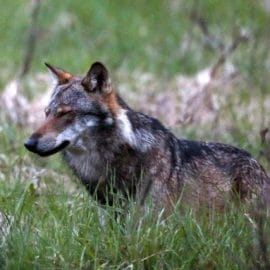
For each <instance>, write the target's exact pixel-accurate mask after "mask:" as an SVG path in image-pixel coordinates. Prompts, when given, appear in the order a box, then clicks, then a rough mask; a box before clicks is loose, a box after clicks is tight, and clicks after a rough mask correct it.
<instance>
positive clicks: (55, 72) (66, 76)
mask: <svg viewBox="0 0 270 270" xmlns="http://www.w3.org/2000/svg"><path fill="white" fill-rule="evenodd" d="M45 65H46V66H47V68H48V69H49V71H50V73H51V74H52V77H53V79H54V81H55V82H56V84H65V83H68V82H69V81H70V80H71V79H72V78H73V75H72V74H70V73H69V72H66V71H64V70H62V69H60V68H57V67H54V66H52V65H50V64H48V63H45Z"/></svg>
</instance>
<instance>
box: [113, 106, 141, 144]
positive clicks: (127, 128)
mask: <svg viewBox="0 0 270 270" xmlns="http://www.w3.org/2000/svg"><path fill="white" fill-rule="evenodd" d="M117 122H118V126H119V128H120V132H121V134H122V136H123V138H124V139H125V141H126V142H127V143H128V144H130V145H131V146H136V144H137V143H136V137H135V134H134V132H133V129H132V125H131V123H130V121H129V119H128V117H127V111H126V110H124V109H121V110H120V112H119V113H118V115H117Z"/></svg>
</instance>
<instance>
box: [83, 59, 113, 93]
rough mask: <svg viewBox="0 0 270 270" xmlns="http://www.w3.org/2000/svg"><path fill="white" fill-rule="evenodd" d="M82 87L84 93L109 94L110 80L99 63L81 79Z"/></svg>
mask: <svg viewBox="0 0 270 270" xmlns="http://www.w3.org/2000/svg"><path fill="white" fill-rule="evenodd" d="M81 84H82V86H83V87H84V89H85V90H86V91H91V92H92V91H96V90H98V91H101V92H102V93H107V94H108V93H110V92H111V91H112V85H111V79H110V78H109V72H108V70H107V68H106V67H105V66H104V65H103V64H102V63H100V62H95V63H94V64H93V65H92V66H91V67H90V69H89V71H88V72H87V74H86V76H85V77H84V78H83V79H82V82H81Z"/></svg>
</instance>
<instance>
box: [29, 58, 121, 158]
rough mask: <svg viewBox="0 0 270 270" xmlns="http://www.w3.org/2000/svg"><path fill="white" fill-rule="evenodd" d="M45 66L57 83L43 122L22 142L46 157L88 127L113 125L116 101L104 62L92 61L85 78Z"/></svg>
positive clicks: (95, 127)
mask: <svg viewBox="0 0 270 270" xmlns="http://www.w3.org/2000/svg"><path fill="white" fill-rule="evenodd" d="M46 65H47V67H48V68H49V70H50V71H51V73H52V75H53V76H54V78H55V80H56V86H55V88H54V90H53V94H52V96H51V99H50V102H49V104H48V106H47V108H46V109H45V114H46V120H45V122H44V123H43V124H42V125H41V127H40V128H39V129H38V130H37V131H35V132H34V133H33V134H32V135H31V137H30V138H29V139H28V140H27V141H26V142H25V147H26V148H27V149H28V150H30V151H32V152H34V153H37V154H39V155H40V156H48V155H51V154H54V153H56V152H58V151H60V150H63V149H64V148H66V147H69V146H72V145H75V144H77V143H78V140H79V139H80V138H81V137H83V134H84V132H85V131H87V130H88V131H89V130H93V131H94V130H100V129H110V128H112V127H113V126H114V124H115V120H114V119H115V115H116V114H117V113H118V111H119V103H118V100H117V96H116V93H115V92H114V91H113V89H112V85H111V80H110V78H109V75H108V71H107V69H106V68H105V66H104V65H103V64H101V63H99V62H96V63H94V64H93V65H92V66H91V67H90V69H89V71H88V72H87V74H86V76H85V77H76V76H73V75H72V74H70V73H68V72H66V71H64V70H61V69H59V68H55V67H53V66H51V65H49V64H46Z"/></svg>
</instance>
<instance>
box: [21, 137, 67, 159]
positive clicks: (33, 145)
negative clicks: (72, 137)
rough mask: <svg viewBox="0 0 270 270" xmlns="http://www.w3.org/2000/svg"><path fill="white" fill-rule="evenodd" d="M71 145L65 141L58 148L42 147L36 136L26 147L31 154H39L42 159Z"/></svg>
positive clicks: (31, 138)
mask: <svg viewBox="0 0 270 270" xmlns="http://www.w3.org/2000/svg"><path fill="white" fill-rule="evenodd" d="M68 145H69V141H63V142H62V143H61V144H60V145H58V146H56V147H49V148H47V147H44V145H43V147H42V144H41V145H40V143H39V138H38V137H36V136H32V137H30V138H29V139H28V140H27V141H26V142H25V143H24V146H25V147H26V148H27V149H28V150H29V151H31V152H33V153H35V154H38V155H40V156H42V157H46V156H50V155H53V154H55V153H57V152H59V151H61V150H63V149H64V148H65V147H67V146H68Z"/></svg>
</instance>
